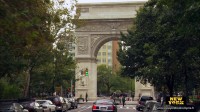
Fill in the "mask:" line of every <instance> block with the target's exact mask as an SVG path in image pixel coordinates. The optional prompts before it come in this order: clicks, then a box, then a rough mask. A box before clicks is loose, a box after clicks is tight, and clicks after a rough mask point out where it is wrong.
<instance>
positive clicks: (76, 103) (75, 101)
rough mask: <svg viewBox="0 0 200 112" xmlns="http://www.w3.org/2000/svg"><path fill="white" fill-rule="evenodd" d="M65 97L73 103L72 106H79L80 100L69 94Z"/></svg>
mask: <svg viewBox="0 0 200 112" xmlns="http://www.w3.org/2000/svg"><path fill="white" fill-rule="evenodd" d="M65 98H67V99H68V101H69V102H70V103H71V108H73V109H74V108H78V102H77V100H75V98H74V97H73V96H72V95H67V96H66V97H65Z"/></svg>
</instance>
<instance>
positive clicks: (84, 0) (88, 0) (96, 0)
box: [78, 0, 147, 3]
mask: <svg viewBox="0 0 200 112" xmlns="http://www.w3.org/2000/svg"><path fill="white" fill-rule="evenodd" d="M128 1H147V0H78V3H99V2H128Z"/></svg>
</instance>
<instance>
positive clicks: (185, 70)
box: [183, 61, 189, 103]
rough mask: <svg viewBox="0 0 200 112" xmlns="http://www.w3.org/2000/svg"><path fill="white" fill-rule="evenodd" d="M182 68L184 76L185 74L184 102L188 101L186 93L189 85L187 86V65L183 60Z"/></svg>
mask: <svg viewBox="0 0 200 112" xmlns="http://www.w3.org/2000/svg"><path fill="white" fill-rule="evenodd" d="M183 66H184V68H183V70H184V73H183V74H184V76H185V80H184V84H185V97H186V103H188V102H189V97H188V96H189V94H188V91H189V87H188V74H187V73H188V72H187V67H186V64H185V61H184V62H183Z"/></svg>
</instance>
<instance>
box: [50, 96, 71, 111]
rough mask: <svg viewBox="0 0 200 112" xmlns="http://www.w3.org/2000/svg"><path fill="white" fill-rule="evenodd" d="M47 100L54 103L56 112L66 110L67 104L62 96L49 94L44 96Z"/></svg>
mask: <svg viewBox="0 0 200 112" xmlns="http://www.w3.org/2000/svg"><path fill="white" fill-rule="evenodd" d="M46 99H47V100H50V101H52V103H53V104H54V105H56V112H64V111H67V109H68V108H67V104H66V103H65V101H64V99H63V97H60V96H51V97H48V98H46Z"/></svg>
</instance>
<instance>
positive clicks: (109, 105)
mask: <svg viewBox="0 0 200 112" xmlns="http://www.w3.org/2000/svg"><path fill="white" fill-rule="evenodd" d="M92 112H117V105H116V104H115V102H114V101H113V100H108V99H102V100H96V101H95V102H94V103H93V106H92Z"/></svg>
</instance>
